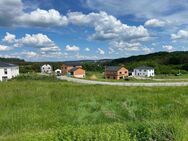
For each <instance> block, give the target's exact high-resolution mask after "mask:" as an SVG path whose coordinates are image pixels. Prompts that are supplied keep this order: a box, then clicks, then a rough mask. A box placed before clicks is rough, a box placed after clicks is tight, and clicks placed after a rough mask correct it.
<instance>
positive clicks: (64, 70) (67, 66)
mask: <svg viewBox="0 0 188 141" xmlns="http://www.w3.org/2000/svg"><path fill="white" fill-rule="evenodd" d="M72 68H82V65H81V63H79V62H64V63H63V64H62V66H61V73H62V74H63V75H67V74H68V73H69V71H70V70H71V69H72Z"/></svg>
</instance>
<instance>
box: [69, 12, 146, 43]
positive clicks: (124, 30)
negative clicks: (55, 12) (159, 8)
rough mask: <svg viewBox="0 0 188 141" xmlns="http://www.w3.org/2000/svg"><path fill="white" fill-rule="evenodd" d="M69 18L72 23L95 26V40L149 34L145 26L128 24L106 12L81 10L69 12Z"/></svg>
mask: <svg viewBox="0 0 188 141" xmlns="http://www.w3.org/2000/svg"><path fill="white" fill-rule="evenodd" d="M68 20H69V22H70V23H72V24H78V25H90V26H92V27H94V28H95V34H93V35H92V36H91V39H95V40H111V39H120V40H132V39H141V38H145V37H148V36H149V33H148V31H147V29H145V28H144V27H143V26H138V27H136V26H128V25H126V24H123V23H122V22H121V21H120V20H118V19H116V18H115V17H114V16H112V15H108V14H107V13H106V12H99V13H89V14H87V15H85V14H83V13H80V12H70V13H68Z"/></svg>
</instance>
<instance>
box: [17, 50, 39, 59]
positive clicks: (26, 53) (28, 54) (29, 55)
mask: <svg viewBox="0 0 188 141" xmlns="http://www.w3.org/2000/svg"><path fill="white" fill-rule="evenodd" d="M21 55H24V56H26V57H27V58H36V57H39V56H40V55H39V54H38V53H36V52H34V51H24V52H21Z"/></svg>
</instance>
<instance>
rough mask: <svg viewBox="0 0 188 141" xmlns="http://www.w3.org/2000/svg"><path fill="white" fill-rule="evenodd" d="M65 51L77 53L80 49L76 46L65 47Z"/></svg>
mask: <svg viewBox="0 0 188 141" xmlns="http://www.w3.org/2000/svg"><path fill="white" fill-rule="evenodd" d="M65 50H66V51H79V50H80V48H79V47H78V46H75V45H73V46H70V45H67V46H66V47H65Z"/></svg>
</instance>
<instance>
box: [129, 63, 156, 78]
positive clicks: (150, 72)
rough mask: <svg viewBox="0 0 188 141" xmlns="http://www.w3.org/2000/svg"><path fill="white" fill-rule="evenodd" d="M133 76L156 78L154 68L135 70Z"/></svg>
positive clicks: (141, 67)
mask: <svg viewBox="0 0 188 141" xmlns="http://www.w3.org/2000/svg"><path fill="white" fill-rule="evenodd" d="M132 75H133V76H138V77H153V76H155V70H154V68H152V67H148V66H140V67H137V68H135V69H134V70H133V72H132Z"/></svg>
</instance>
